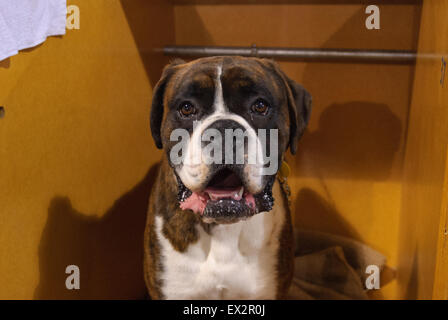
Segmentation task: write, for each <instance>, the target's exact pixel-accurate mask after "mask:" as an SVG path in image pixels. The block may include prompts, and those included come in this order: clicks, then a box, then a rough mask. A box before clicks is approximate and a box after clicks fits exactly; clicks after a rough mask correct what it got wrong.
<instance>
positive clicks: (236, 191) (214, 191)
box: [204, 187, 244, 201]
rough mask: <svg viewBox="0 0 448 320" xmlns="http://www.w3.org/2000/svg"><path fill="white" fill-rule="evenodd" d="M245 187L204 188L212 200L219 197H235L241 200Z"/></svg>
mask: <svg viewBox="0 0 448 320" xmlns="http://www.w3.org/2000/svg"><path fill="white" fill-rule="evenodd" d="M243 191H244V188H243V187H231V188H229V187H227V188H213V187H209V188H207V189H205V190H204V193H206V194H208V196H209V197H210V199H211V200H212V201H216V200H219V199H234V200H237V201H239V200H241V198H242V197H243Z"/></svg>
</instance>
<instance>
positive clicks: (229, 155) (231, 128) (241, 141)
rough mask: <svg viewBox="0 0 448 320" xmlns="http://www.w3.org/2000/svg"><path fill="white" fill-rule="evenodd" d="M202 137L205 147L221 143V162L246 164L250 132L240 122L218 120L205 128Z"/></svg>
mask: <svg viewBox="0 0 448 320" xmlns="http://www.w3.org/2000/svg"><path fill="white" fill-rule="evenodd" d="M202 137H203V139H202V140H203V146H204V147H205V146H206V145H207V144H209V143H218V144H220V145H221V148H220V149H221V159H222V163H221V164H224V165H241V164H244V161H245V158H246V157H247V151H248V142H249V141H248V132H247V131H246V130H245V128H244V127H243V126H242V125H240V124H239V123H238V122H236V121H233V120H229V119H223V120H217V121H215V122H214V123H212V124H211V125H210V126H208V127H207V128H206V129H205V130H204V132H203V134H202ZM217 139H218V140H217Z"/></svg>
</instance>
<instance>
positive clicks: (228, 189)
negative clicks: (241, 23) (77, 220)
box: [144, 56, 311, 299]
mask: <svg viewBox="0 0 448 320" xmlns="http://www.w3.org/2000/svg"><path fill="white" fill-rule="evenodd" d="M310 112H311V96H310V94H309V93H308V92H307V91H306V90H305V89H304V88H303V87H302V86H301V85H299V84H297V83H296V82H294V81H293V80H291V79H289V78H288V77H287V76H286V75H285V74H284V73H283V72H282V71H281V70H280V69H279V67H278V65H277V64H276V63H275V62H274V61H272V60H268V59H259V58H245V57H236V56H234V57H230V56H229V57H209V58H202V59H198V60H194V61H192V62H188V63H186V62H184V61H182V60H175V61H173V62H172V63H171V64H169V65H168V66H166V67H165V69H164V71H163V74H162V77H161V79H160V80H159V82H158V83H157V85H156V86H155V88H154V92H153V99H152V107H151V116H150V118H151V119H150V123H151V133H152V136H153V138H154V141H155V144H156V146H157V147H158V148H159V149H163V150H164V156H163V159H162V162H161V164H160V167H159V172H158V175H157V178H156V181H155V185H154V187H153V189H152V190H151V195H150V200H149V208H148V216H147V224H146V230H145V237H144V248H145V250H144V275H145V282H146V285H147V288H148V292H149V295H150V297H151V298H152V299H276V298H277V299H281V298H285V295H286V293H287V290H288V287H289V284H290V282H291V279H292V274H293V267H294V265H293V261H294V260H293V233H292V225H291V216H290V211H289V208H288V203H287V197H286V195H285V192H284V191H283V189H282V187H281V185H280V183H279V181H278V179H276V173H277V170H278V167H279V165H277V166H275V165H274V166H271V169H272V168H274V171H273V172H272V170H271V171H269V170H267V171H263V170H265V169H266V163H265V162H260V161H255V163H249V161H248V159H249V158H250V157H251V156H252V155H253V153H254V152H253V151H254V150H255V151H257V152H258V151H260V150H261V149H260V148H259V144H258V146H256V147H255V148H253V149H250V147H249V146H248V144H249V143H248V142H247V141H257V142H260V141H261V140H262V139H261V138H260V134H258V132H261V131H260V129H264V130H267V137H268V138H267V140H268V141H267V142H265V144H267V146H266V147H264V149H263V150H267V149H269V151H270V154H271V155H274V157H273V158H271V160H272V162H277V163H278V164H281V163H282V161H283V157H284V153H285V152H286V151H287V149H288V148H289V149H290V151H291V153H292V154H295V153H296V151H297V143H298V140H299V139H300V137H301V136H302V134H303V132H304V130H305V127H306V125H307V124H308V120H309V117H310ZM229 129H231V130H234V132H235V131H237V130H240V132H244V133H245V134H246V135H245V136H244V137H245V139H246V138H247V139H246V140H244V143H243V144H242V146H243V150H245V151H244V155H243V157H242V159H243V161H240V162H238V161H233V162H232V161H227V160H235V158H237V155H236V156H235V157H234V156H233V155H230V156H229V154H231V153H232V152H233V151H235V150H236V147H235V145H236V144H237V143H235V144H234V145H233V148H232V147H230V149H226V148H223V149H222V150H226V151H222V153H221V152H220V151H217V152H214V153H215V154H214V156H217V158H218V159H219V158H221V159H222V161H221V163H215V162H213V161H210V159H211V156H210V155H209V156H202V155H204V149H205V147H204V144H205V143H206V142H207V141H212V140H213V141H214V143H215V145H216V143H217V144H218V145H219V144H220V143H222V144H224V141H223V140H229V139H231V140H232V141H233V140H234V137H233V136H227V130H229ZM179 130H180V131H181V132H182V130H183V132H186V133H187V134H188V136H189V138H190V139H189V140H187V142H186V143H184V144H183V145H182V146H183V147H184V148H183V149H182V148H179V136H180V135H178V134H174V135H173V132H178V131H179ZM210 132H212V133H213V135H214V136H216V137H218V136H219V135H220V134H222V140H221V138H220V139H219V140H216V139H217V138H214V139H211V138H210V134H209V133H210ZM206 135H207V137H205V138H204V136H206ZM223 137H225V139H224V138H223ZM272 137H274V138H275V139H270V138H272ZM249 138H253V139H249ZM265 140H266V139H265ZM226 143H227V141H226ZM231 146H232V144H231ZM240 147H241V144H240ZM273 149H275V150H273ZM179 150H180V151H182V152H180V151H179ZM239 150H241V148H240V149H239ZM248 150H252V151H251V152H249V151H248ZM274 151H275V152H274ZM263 152H264V151H263ZM179 154H182V155H181V158H180V159H181V161H179V159H178V158H177V156H178V155H179ZM210 154H212V153H210ZM193 158H195V159H196V160H197V161H196V162H194V161H190V160H191V159H193ZM224 158H225V160H226V161H224V160H223V159H224ZM213 159H216V158H213ZM257 159H258V158H257ZM240 160H241V159H240ZM218 162H219V161H218Z"/></svg>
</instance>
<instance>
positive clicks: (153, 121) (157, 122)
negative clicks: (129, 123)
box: [150, 59, 185, 149]
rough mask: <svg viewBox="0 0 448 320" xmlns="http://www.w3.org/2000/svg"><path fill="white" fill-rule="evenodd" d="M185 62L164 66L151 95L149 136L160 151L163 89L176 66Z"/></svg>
mask: <svg viewBox="0 0 448 320" xmlns="http://www.w3.org/2000/svg"><path fill="white" fill-rule="evenodd" d="M184 63H185V61H184V60H182V59H175V60H173V61H172V62H171V63H170V64H168V65H167V66H165V68H164V69H163V72H162V76H161V78H160V80H159V81H158V82H157V84H156V86H155V87H154V90H153V94H152V105H151V115H150V126H151V134H152V138H153V139H154V142H155V143H156V147H157V148H159V149H162V147H163V144H162V137H161V132H160V130H161V126H162V120H163V109H164V97H165V88H166V85H167V83H168V81H169V80H170V79H171V77H172V76H173V74H174V73H175V72H176V66H178V65H180V64H184Z"/></svg>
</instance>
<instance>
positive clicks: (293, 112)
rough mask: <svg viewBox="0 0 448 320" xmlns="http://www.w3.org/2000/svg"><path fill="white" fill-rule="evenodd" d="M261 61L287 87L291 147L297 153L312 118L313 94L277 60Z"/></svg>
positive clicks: (292, 151)
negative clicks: (286, 71)
mask: <svg viewBox="0 0 448 320" xmlns="http://www.w3.org/2000/svg"><path fill="white" fill-rule="evenodd" d="M260 61H261V62H262V63H263V64H264V65H265V66H267V67H268V68H269V69H270V70H271V71H273V72H274V73H275V74H276V75H277V76H278V77H279V78H280V80H281V81H282V82H283V85H284V87H285V90H286V95H287V99H288V110H289V119H290V130H289V148H290V150H291V153H292V154H296V152H297V143H298V142H299V139H300V138H301V137H302V135H303V133H304V132H305V129H306V126H307V125H308V122H309V120H310V115H311V105H312V98H311V94H310V93H309V92H308V91H307V90H306V89H305V88H304V87H302V86H301V85H300V84H298V83H297V82H295V81H294V80H292V79H290V78H289V77H288V76H287V75H286V74H285V73H284V72H283V71H282V70H281V69H280V67H279V66H278V64H277V63H276V62H275V61H273V60H270V59H260Z"/></svg>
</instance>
